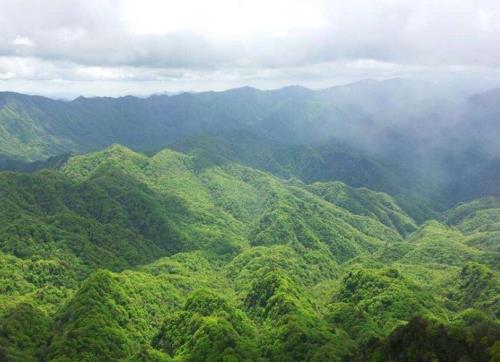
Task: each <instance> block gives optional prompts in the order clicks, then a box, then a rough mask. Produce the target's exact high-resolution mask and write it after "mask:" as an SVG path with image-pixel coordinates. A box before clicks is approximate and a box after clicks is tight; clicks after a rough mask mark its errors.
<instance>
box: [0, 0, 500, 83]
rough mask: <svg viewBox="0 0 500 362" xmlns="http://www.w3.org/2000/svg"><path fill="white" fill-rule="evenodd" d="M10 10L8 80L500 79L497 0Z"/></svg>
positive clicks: (2, 26) (125, 2)
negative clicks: (470, 75) (474, 74)
mask: <svg viewBox="0 0 500 362" xmlns="http://www.w3.org/2000/svg"><path fill="white" fill-rule="evenodd" d="M0 8H1V9H2V11H1V12H0V78H1V79H4V80H5V79H17V80H29V79H32V80H33V81H36V80H39V81H41V80H50V79H64V80H68V81H97V80H98V81H105V80H110V81H111V80H113V81H120V80H121V81H163V82H171V81H177V82H183V81H185V82H188V83H189V82H195V81H198V82H203V81H207V80H210V79H215V78H217V77H219V79H221V80H224V81H226V82H230V83H232V82H238V80H240V83H243V82H252V81H253V82H261V81H264V79H267V81H269V83H272V82H275V84H281V83H282V82H287V81H291V80H294V79H296V80H297V81H299V82H301V83H307V82H313V81H319V79H318V78H320V77H321V74H323V75H324V77H325V79H326V77H329V78H328V81H330V82H332V81H333V80H334V79H337V80H338V79H341V78H346V79H347V78H350V77H351V76H352V75H354V74H355V73H356V72H358V78H360V77H361V75H362V76H368V77H375V78H377V77H385V76H387V75H389V74H390V75H399V74H401V73H411V74H416V73H418V72H426V74H431V73H433V74H435V73H436V71H439V72H448V73H453V72H455V73H456V70H457V69H458V68H460V69H462V72H467V71H470V70H471V69H481V72H482V74H486V73H487V72H489V71H491V72H496V71H497V69H498V68H500V43H499V42H498V39H499V38H500V25H499V24H500V4H499V3H498V2H497V1H494V0H478V1H467V0H453V1H452V0H441V1H439V2H436V1H430V0H420V1H411V2H410V1H403V0H401V1H396V0H379V1H377V2H376V3H375V2H373V1H371V0H351V1H341V0H337V1H328V0H274V1H264V0H253V1H244V0H240V1H234V0H213V1H201V0H198V1H196V0H184V1H172V0H161V1H160V0H116V1H112V0H71V1H68V0H45V1H43V2H41V1H29V0H16V1H10V0H0ZM335 73H337V77H335ZM193 84H194V83H193ZM195 87H196V86H195Z"/></svg>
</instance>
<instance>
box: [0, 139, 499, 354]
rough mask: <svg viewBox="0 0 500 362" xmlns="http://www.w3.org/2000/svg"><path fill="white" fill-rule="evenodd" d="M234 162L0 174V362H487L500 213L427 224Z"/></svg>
mask: <svg viewBox="0 0 500 362" xmlns="http://www.w3.org/2000/svg"><path fill="white" fill-rule="evenodd" d="M178 149H179V148H178ZM214 154H215V153H214ZM241 154H242V155H243V157H242V163H240V162H238V161H237V158H236V157H231V155H230V154H229V156H228V157H225V158H224V159H223V162H219V161H220V160H219V161H218V160H217V159H216V160H211V159H209V160H207V157H206V155H205V154H203V153H200V152H194V151H190V152H189V153H182V152H179V151H173V150H171V149H164V150H162V151H160V152H157V153H155V154H154V155H144V154H141V153H137V152H134V151H132V150H130V149H129V148H127V147H124V146H121V145H112V146H110V147H108V148H106V149H104V150H102V151H99V152H94V153H89V154H84V155H77V156H72V157H69V159H67V160H63V161H61V162H58V163H55V164H53V165H51V166H52V168H51V169H44V170H40V171H37V172H32V173H16V172H1V173H0V201H1V204H2V208H1V209H0V220H2V223H1V225H2V227H1V229H0V259H1V262H0V291H1V292H0V358H1V359H2V360H6V361H31V360H33V361H36V360H50V361H73V360H88V361H100V360H102V361H114V360H132V361H168V360H186V361H187V360H193V361H194V360H206V359H209V360H248V361H255V360H262V361H282V360H291V361H293V360H301V361H305V360H307V361H318V360H320V361H336V360H338V361H340V360H342V359H348V360H352V359H359V360H373V359H374V358H375V357H376V356H392V355H393V354H394V353H399V352H398V351H399V349H401V348H405V346H406V344H407V343H410V342H411V340H410V342H409V340H408V338H407V337H405V336H406V335H413V334H412V333H415V332H413V331H414V330H420V329H421V328H424V329H425V330H428V331H429V332H428V333H427V334H425V336H424V337H422V342H420V340H419V341H417V342H414V343H423V344H425V345H426V346H430V347H428V351H430V352H428V353H434V354H436V355H438V356H440V355H441V354H442V353H445V352H443V351H442V348H445V350H446V349H449V351H453V353H458V352H457V351H462V349H456V350H455V349H454V347H453V346H455V344H453V343H458V344H459V345H463V351H462V352H461V353H462V354H463V355H464V356H469V357H470V358H476V357H477V356H481V359H477V360H485V359H488V358H491V359H492V360H495V358H498V351H499V348H498V346H499V343H500V342H498V336H499V334H500V325H499V324H498V318H500V315H499V314H498V311H499V310H498V303H499V302H500V300H499V298H500V290H499V288H498V286H499V285H500V282H499V278H500V277H499V274H498V273H499V270H498V266H499V263H498V257H499V250H498V237H497V236H498V235H497V234H498V230H497V229H498V228H497V227H496V226H497V224H498V220H499V219H498V215H499V213H498V210H499V208H500V206H499V205H500V204H499V202H498V200H497V199H495V198H485V199H478V200H475V201H472V202H470V203H465V204H460V205H458V206H456V207H455V208H453V209H451V210H449V211H447V212H446V213H443V214H439V213H437V212H433V214H429V215H427V218H437V219H438V220H432V221H427V222H423V221H422V220H416V219H414V217H413V216H411V213H409V212H407V211H405V208H404V207H403V205H401V204H400V200H399V199H398V198H397V197H393V196H390V195H388V194H386V193H383V192H380V191H377V192H376V191H373V190H370V189H368V188H355V187H351V186H348V185H346V184H344V183H342V182H339V181H337V182H331V181H325V182H316V183H312V184H308V183H304V182H301V181H299V180H288V181H286V180H284V179H282V178H279V177H277V176H276V175H280V172H281V171H280V168H279V167H278V166H276V168H274V169H271V168H269V169H268V170H267V171H271V172H272V173H274V174H276V175H273V174H272V173H271V172H266V171H263V170H258V169H256V168H252V166H255V167H259V168H262V169H264V167H261V166H259V164H258V162H260V161H259V159H257V160H255V159H254V160H252V159H251V157H248V158H247V159H246V160H245V156H244V155H245V153H241ZM273 157H274V156H273ZM252 162H257V163H254V164H252ZM266 164H268V165H269V164H270V165H273V164H272V163H267V162H266ZM284 164H285V163H278V164H277V165H284ZM275 165H276V164H275ZM273 167H274V166H273ZM290 169H291V170H293V168H290ZM281 175H283V174H281ZM283 176H284V175H283ZM415 318H417V319H415ZM410 320H411V321H412V322H410V324H406V322H407V321H410ZM422 325H424V326H427V325H429V326H431V327H422ZM27 326H30V327H29V328H28V327H27ZM432 330H439V331H443V332H442V334H443V335H445V336H446V338H449V339H451V340H453V341H454V342H453V343H451V342H449V343H448V342H446V343H442V342H440V341H442V340H443V339H442V338H444V337H442V335H441V334H437V335H436V334H435V333H433V332H432ZM440 333H441V332H440ZM485 336H486V337H485ZM440 338H441V339H440ZM399 340H402V342H396V341H399ZM464 341H466V342H464ZM411 343H413V342H411ZM422 348H423V347H422ZM426 348H427V347H426ZM424 350H425V349H422V351H424ZM380 358H382V357H380ZM381 360H383V358H382V359H381Z"/></svg>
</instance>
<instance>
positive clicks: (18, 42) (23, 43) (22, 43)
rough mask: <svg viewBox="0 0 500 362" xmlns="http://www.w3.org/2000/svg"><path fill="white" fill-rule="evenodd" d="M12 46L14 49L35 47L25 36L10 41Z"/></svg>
mask: <svg viewBox="0 0 500 362" xmlns="http://www.w3.org/2000/svg"><path fill="white" fill-rule="evenodd" d="M12 44H13V45H14V46H16V47H27V48H33V47H34V46H35V43H34V42H33V40H31V39H30V38H27V37H25V36H16V37H15V38H14V39H13V40H12Z"/></svg>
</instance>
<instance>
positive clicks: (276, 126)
mask: <svg viewBox="0 0 500 362" xmlns="http://www.w3.org/2000/svg"><path fill="white" fill-rule="evenodd" d="M497 95H498V91H497V90H491V91H488V92H485V93H483V94H477V95H473V96H471V97H469V98H466V99H465V100H464V99H463V97H456V96H454V95H453V94H451V93H449V92H444V91H443V89H442V87H440V86H439V85H438V84H434V83H429V82H417V81H410V80H405V79H390V80H385V81H362V82H358V83H354V84H350V85H345V86H338V87H334V88H329V89H324V90H310V89H307V88H302V87H286V88H282V89H278V90H272V91H261V90H258V89H255V88H249V87H243V88H238V89H232V90H228V91H223V92H202V93H182V94H176V95H171V96H169V95H154V96H151V97H148V98H138V97H132V96H127V97H121V98H106V97H96V98H85V97H79V98H76V99H74V100H73V101H58V100H52V99H48V98H44V97H38V96H27V95H23V94H17V93H10V92H2V93H0V141H1V142H0V167H1V168H2V169H10V170H30V169H36V168H37V167H33V166H26V165H23V163H24V162H27V161H28V162H29V161H35V160H37V161H40V160H45V159H47V158H49V157H54V156H56V157H61V155H63V154H67V153H85V152H89V151H96V150H99V149H102V148H105V147H107V146H109V145H111V144H113V143H119V144H123V145H125V146H127V147H130V148H131V149H134V150H136V151H139V152H148V153H151V152H154V151H157V150H160V149H162V148H164V147H166V146H169V147H174V148H179V149H180V150H185V151H188V152H189V151H190V148H192V147H194V145H193V143H196V142H197V143H198V144H197V145H196V147H197V148H202V147H205V148H206V147H209V148H210V150H205V151H206V153H209V154H210V157H219V156H220V155H212V154H211V152H212V151H214V150H215V151H221V152H222V151H228V152H230V153H231V152H232V153H233V155H232V156H231V157H233V158H235V157H236V156H237V158H238V161H240V162H243V163H245V162H247V161H248V160H242V158H243V157H245V158H246V159H248V158H252V157H251V153H252V152H258V153H259V154H260V157H266V158H267V159H266V160H260V161H259V162H260V165H255V164H252V165H251V166H252V167H257V168H259V169H264V170H266V171H273V170H270V168H279V169H280V170H277V171H279V173H280V177H281V176H286V175H292V176H294V177H298V178H300V179H301V180H303V181H304V182H314V181H330V180H336V181H343V182H347V183H348V184H349V186H353V187H362V186H364V187H368V188H372V189H376V190H380V191H384V192H389V193H391V194H402V193H404V194H405V195H404V196H405V197H408V196H415V195H416V196H418V198H424V199H426V200H427V201H434V200H438V201H436V202H435V205H433V207H435V208H440V209H441V211H443V210H444V209H446V208H449V207H452V206H453V205H454V204H456V203H457V202H460V201H469V200H472V199H474V198H478V197H481V196H487V195H494V196H498V195H500V191H499V190H498V187H497V186H496V185H498V182H497V181H498V176H499V175H498V172H496V170H497V169H498V163H499V159H500V158H499V157H500V156H499V153H498V150H499V149H500V148H499V146H498V142H497V139H496V138H495V137H494V135H496V134H497V133H498V127H499V126H500V122H499V121H498V120H499V119H500V118H499V117H500V114H499V113H498V112H497V108H498V107H497V103H498V102H497V101H498V97H497ZM234 132H235V133H234ZM244 133H248V134H253V135H254V137H253V139H248V138H249V137H250V136H241V135H242V134H244ZM209 136H211V137H214V138H215V141H207V140H205V141H200V140H198V141H193V139H197V138H203V137H205V138H206V137H209ZM233 137H236V141H232V138H233ZM245 137H246V138H247V139H245ZM257 138H260V139H262V141H260V140H257ZM228 141H229V143H228ZM239 141H241V142H243V145H238V144H237V142H239ZM212 142H216V143H219V145H217V146H215V145H210V144H209V143H212ZM201 143H204V145H202V144H201ZM271 144H272V145H271ZM257 145H259V147H261V146H262V147H263V148H265V149H267V150H265V151H264V150H260V149H259V150H256V148H257ZM231 147H232V148H233V149H232V150H229V148H231ZM244 148H245V150H243V149H244ZM269 148H271V150H269ZM240 151H244V154H241V153H240ZM289 152H290V153H289ZM262 153H272V154H273V155H272V156H264V155H262ZM224 157H225V155H224ZM267 161H270V162H271V163H270V164H267ZM351 163H352V164H353V167H351V169H349V166H348V165H349V164H351ZM278 164H279V165H278ZM338 165H340V168H339V167H337V166H338ZM299 168H300V169H299ZM273 172H274V171H273ZM365 172H366V174H364V173H365ZM351 173H352V174H351ZM371 174H378V176H377V177H371V176H370V175H371Z"/></svg>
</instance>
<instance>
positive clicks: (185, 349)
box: [153, 290, 257, 361]
mask: <svg viewBox="0 0 500 362" xmlns="http://www.w3.org/2000/svg"><path fill="white" fill-rule="evenodd" d="M254 334H255V331H254V327H253V326H252V324H251V322H250V321H249V320H248V319H247V317H246V316H245V315H244V314H243V313H242V312H241V311H240V310H238V309H235V308H234V307H232V306H230V305H229V303H228V302H227V301H226V300H224V299H223V298H221V297H219V296H218V295H217V294H215V293H213V292H210V291H207V290H198V291H196V292H194V293H192V294H191V295H190V296H189V297H188V299H187V301H186V303H185V306H184V310H183V311H181V312H175V313H173V314H172V315H170V316H168V317H167V318H166V320H165V322H164V323H163V326H162V328H161V330H160V332H159V334H158V335H157V336H156V337H155V338H154V340H153V345H154V346H155V347H156V348H159V349H161V350H163V351H165V352H167V353H168V354H170V355H171V356H175V357H176V358H178V359H180V360H186V361H207V360H208V361H253V360H255V359H256V358H257V349H256V346H255V344H254V340H255V337H254Z"/></svg>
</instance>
